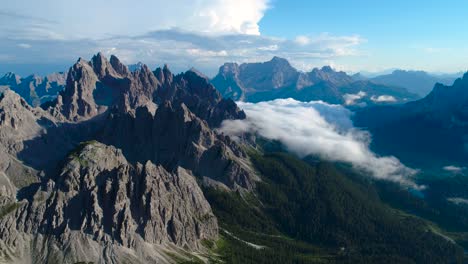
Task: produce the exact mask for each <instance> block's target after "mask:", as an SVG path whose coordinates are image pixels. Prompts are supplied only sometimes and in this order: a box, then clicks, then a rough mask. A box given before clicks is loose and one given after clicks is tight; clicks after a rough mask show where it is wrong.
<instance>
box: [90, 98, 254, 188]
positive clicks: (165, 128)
mask: <svg viewBox="0 0 468 264" xmlns="http://www.w3.org/2000/svg"><path fill="white" fill-rule="evenodd" d="M106 124H107V126H106V127H105V128H104V129H103V131H102V134H101V135H100V136H99V137H98V138H99V140H101V141H102V142H105V143H107V144H111V145H114V146H117V147H119V148H121V149H122V150H123V152H124V154H125V156H126V157H127V158H128V159H130V160H132V161H134V162H142V163H143V162H146V161H147V160H151V161H152V162H154V163H156V164H161V165H162V166H164V167H165V168H166V169H167V170H169V171H174V170H175V169H177V168H178V167H183V168H185V169H188V170H191V171H193V173H194V174H195V175H196V176H198V177H200V178H202V177H209V178H212V179H216V180H217V181H220V182H222V183H223V184H225V185H227V186H228V187H230V188H232V189H236V188H238V187H242V188H246V189H252V188H253V187H254V186H255V182H256V181H257V180H258V178H257V176H256V174H255V173H254V172H253V171H252V169H251V168H250V162H249V161H248V158H247V155H246V154H245V153H244V152H243V151H242V150H241V149H240V148H239V147H238V146H237V144H236V143H234V142H233V141H232V140H231V139H229V138H228V137H225V136H222V135H218V134H216V133H215V132H214V131H213V130H211V129H210V127H209V126H208V124H207V123H206V122H205V121H204V120H202V119H200V118H198V117H197V116H196V115H195V114H194V113H192V112H191V111H190V109H188V107H187V106H185V104H181V105H176V106H172V104H171V103H169V102H166V103H165V104H164V105H160V106H159V107H158V109H157V111H156V114H155V115H154V116H153V115H152V113H151V112H150V111H149V110H148V109H147V108H138V109H137V110H136V114H135V116H132V115H130V114H122V113H118V112H115V113H112V114H111V115H110V116H109V120H107V121H106Z"/></svg>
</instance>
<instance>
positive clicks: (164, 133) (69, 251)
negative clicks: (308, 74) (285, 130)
mask: <svg viewBox="0 0 468 264" xmlns="http://www.w3.org/2000/svg"><path fill="white" fill-rule="evenodd" d="M16 79H17V78H16V77H14V76H11V77H10V81H11V82H14V81H15V80H16ZM242 118H245V114H244V112H243V111H241V110H240V109H239V108H238V107H237V105H236V104H235V103H234V102H233V101H232V100H230V99H229V100H226V99H223V98H222V97H221V95H220V94H219V92H218V91H217V90H216V89H215V88H214V87H213V85H211V84H210V83H209V81H208V79H207V78H206V77H205V76H203V75H202V74H200V73H198V72H197V71H195V70H190V71H187V72H185V73H182V74H179V75H176V76H174V75H173V74H172V73H171V72H170V71H169V69H168V67H167V66H166V67H164V68H163V69H157V70H156V71H155V72H152V71H151V70H150V69H149V68H148V67H147V66H145V65H141V67H139V68H138V69H136V70H134V71H129V70H128V68H127V67H126V66H125V65H124V64H122V63H121V62H120V61H119V60H118V58H117V57H115V56H112V57H111V58H110V60H107V58H105V57H104V56H103V55H102V54H100V53H99V54H97V55H96V56H94V57H93V58H92V59H91V60H90V61H85V60H83V59H79V60H78V61H77V63H76V64H75V65H73V66H72V67H71V68H70V70H69V71H68V76H67V81H66V85H65V89H64V90H63V91H61V92H60V94H59V96H58V97H57V99H56V100H55V101H54V102H53V103H51V104H47V105H43V106H42V108H35V107H32V106H30V105H29V104H28V103H27V102H26V101H25V100H24V99H23V98H21V97H20V96H19V95H17V94H16V93H14V92H13V91H10V90H6V91H5V92H4V93H3V94H2V95H1V96H0V191H1V192H0V263H3V262H7V263H54V262H59V263H76V262H80V261H86V262H95V263H171V262H174V259H173V257H171V256H170V255H171V254H175V255H178V256H179V257H182V259H183V258H187V256H188V255H190V254H191V253H196V254H199V253H203V252H204V250H205V249H204V247H203V246H202V243H201V242H202V241H203V240H204V239H208V240H214V239H216V238H217V236H218V226H217V220H216V218H215V217H214V215H213V212H212V211H211V208H210V205H209V204H208V202H207V201H206V199H205V197H204V196H203V193H202V191H201V189H200V187H199V185H198V184H199V183H200V184H209V185H210V186H216V187H219V188H222V189H225V190H226V191H231V190H237V189H242V190H252V189H253V188H254V186H255V183H256V182H257V181H258V180H259V179H258V178H257V176H256V174H255V173H254V172H253V170H252V169H251V164H250V161H249V160H248V157H247V155H246V154H245V152H244V151H243V150H242V148H241V147H239V146H238V145H237V144H236V143H235V142H234V141H232V140H231V139H230V138H229V137H226V136H224V135H220V134H217V132H216V130H215V129H214V128H216V127H217V126H219V125H220V124H221V122H222V121H223V120H225V119H242ZM96 140H97V141H96ZM80 142H88V143H81V144H80ZM99 142H102V143H99ZM167 252H170V253H171V254H168V253H167Z"/></svg>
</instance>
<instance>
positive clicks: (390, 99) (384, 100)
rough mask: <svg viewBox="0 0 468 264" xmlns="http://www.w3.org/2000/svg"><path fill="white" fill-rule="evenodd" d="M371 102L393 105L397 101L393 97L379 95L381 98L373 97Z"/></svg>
mask: <svg viewBox="0 0 468 264" xmlns="http://www.w3.org/2000/svg"><path fill="white" fill-rule="evenodd" d="M371 100H372V101H374V102H378V103H393V102H396V101H397V100H396V99H395V97H393V96H391V95H379V96H375V95H374V96H372V97H371Z"/></svg>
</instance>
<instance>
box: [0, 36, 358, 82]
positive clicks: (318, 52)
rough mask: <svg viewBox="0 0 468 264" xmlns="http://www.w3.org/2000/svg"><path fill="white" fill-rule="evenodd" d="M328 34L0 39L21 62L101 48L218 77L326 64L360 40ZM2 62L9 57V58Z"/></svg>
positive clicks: (86, 54)
mask: <svg viewBox="0 0 468 264" xmlns="http://www.w3.org/2000/svg"><path fill="white" fill-rule="evenodd" d="M327 36H328V38H325V37H324V36H323V35H318V36H316V37H315V38H313V37H311V42H310V43H309V44H307V45H299V44H297V43H296V41H295V40H289V39H281V38H275V37H269V36H262V35H246V34H222V35H212V34H205V33H201V32H192V31H186V30H181V29H170V30H158V31H152V32H148V33H145V34H142V35H139V36H134V37H128V36H117V37H112V38H105V39H98V40H90V39H81V40H58V39H52V40H22V41H21V40H16V39H11V40H10V39H6V40H5V41H2V42H0V50H2V51H3V52H5V53H6V54H15V59H14V61H15V62H16V63H23V64H28V63H30V64H37V63H46V62H53V63H57V62H64V63H63V64H64V67H69V66H70V64H72V63H73V62H74V61H75V60H76V59H77V58H78V57H83V58H90V57H91V56H92V55H93V54H94V53H97V52H99V51H102V52H104V53H105V54H107V55H111V54H114V55H116V56H118V57H119V58H120V59H121V60H122V61H123V62H125V63H127V64H133V63H137V62H139V61H141V62H143V63H145V64H148V65H149V66H151V67H155V66H159V65H162V64H165V63H167V64H169V66H170V67H171V68H172V69H174V70H176V71H183V70H187V69H189V68H191V67H195V68H197V69H199V70H201V71H203V72H204V73H205V74H207V75H210V76H213V75H214V74H216V71H217V69H218V67H219V66H220V65H222V64H224V63H225V62H238V63H244V62H258V61H266V60H270V59H271V58H272V57H273V56H280V57H284V58H286V59H289V60H290V61H291V63H292V64H293V66H295V67H297V68H298V69H300V70H310V68H311V67H312V66H313V65H315V66H322V65H323V64H324V63H328V62H329V61H330V60H332V59H338V58H342V57H346V56H347V55H343V52H342V50H343V49H355V48H356V46H353V45H355V44H356V42H355V39H354V38H351V39H349V38H347V37H345V36H343V37H336V36H331V35H327ZM18 43H28V44H29V45H31V46H32V47H33V48H31V49H24V48H22V47H19V46H18ZM349 53H352V52H349ZM2 62H4V63H5V62H8V60H7V58H5V60H4V61H2ZM305 62H307V63H305ZM304 65H306V66H304ZM303 66H304V67H303ZM60 70H65V69H60Z"/></svg>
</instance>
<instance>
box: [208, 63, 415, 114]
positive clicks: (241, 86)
mask: <svg viewBox="0 0 468 264" xmlns="http://www.w3.org/2000/svg"><path fill="white" fill-rule="evenodd" d="M212 83H213V85H214V86H215V87H216V88H217V89H218V90H219V91H220V92H221V94H222V95H223V96H225V97H228V98H232V99H233V100H242V101H248V102H259V101H267V100H273V99H277V98H293V99H296V100H299V101H312V100H322V101H324V102H327V103H332V104H346V105H358V104H361V105H373V104H389V103H390V104H392V103H402V102H407V101H411V100H414V99H417V98H418V96H417V95H416V94H413V93H411V92H409V91H408V90H407V89H405V88H402V87H398V86H389V85H384V84H378V83H375V82H372V81H369V80H364V79H363V80H355V79H353V77H352V76H349V75H347V74H346V73H345V72H336V71H334V70H333V69H332V68H331V67H329V66H325V67H323V68H321V69H318V68H316V69H313V70H312V71H310V72H306V73H304V72H299V71H298V70H296V69H295V68H294V67H292V66H291V65H290V63H289V62H288V61H287V60H286V59H283V58H279V57H274V58H273V59H272V60H270V61H267V62H263V63H244V64H241V65H238V64H237V63H226V64H224V65H223V66H221V67H220V69H219V73H218V74H217V75H216V76H215V77H214V78H213V79H212Z"/></svg>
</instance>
